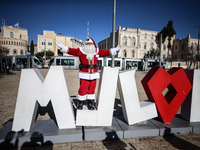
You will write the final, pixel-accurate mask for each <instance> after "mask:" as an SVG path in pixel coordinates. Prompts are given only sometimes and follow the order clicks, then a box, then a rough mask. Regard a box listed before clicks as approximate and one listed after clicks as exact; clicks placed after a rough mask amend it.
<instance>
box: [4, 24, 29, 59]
mask: <svg viewBox="0 0 200 150" xmlns="http://www.w3.org/2000/svg"><path fill="white" fill-rule="evenodd" d="M28 43H29V37H28V31H27V30H26V29H22V28H19V26H17V27H13V26H2V27H1V29H0V45H2V46H4V47H6V48H8V49H9V50H10V51H9V54H8V55H26V54H27V51H28V45H29V44H28Z"/></svg>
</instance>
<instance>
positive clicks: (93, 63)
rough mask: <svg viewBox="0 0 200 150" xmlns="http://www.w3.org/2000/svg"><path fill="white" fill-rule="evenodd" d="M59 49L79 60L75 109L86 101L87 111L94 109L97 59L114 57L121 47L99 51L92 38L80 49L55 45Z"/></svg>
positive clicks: (97, 75)
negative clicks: (78, 80) (78, 81)
mask: <svg viewBox="0 0 200 150" xmlns="http://www.w3.org/2000/svg"><path fill="white" fill-rule="evenodd" d="M56 44H57V46H58V47H60V51H61V52H63V53H68V54H70V55H74V56H78V57H79V60H80V65H79V69H80V71H79V75H78V77H79V78H80V88H79V90H78V105H77V109H82V108H83V105H84V103H85V101H86V100H88V109H90V110H93V109H94V99H95V88H96V79H98V78H99V73H98V70H97V59H98V58H99V57H105V56H109V55H116V54H117V51H119V50H120V49H121V47H119V46H117V47H116V48H111V49H108V50H101V49H99V48H97V47H96V44H95V42H94V41H93V39H92V38H88V39H86V41H85V45H84V46H83V47H80V48H69V47H68V46H65V45H63V44H62V43H61V44H59V43H56Z"/></svg>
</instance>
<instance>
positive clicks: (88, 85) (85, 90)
mask: <svg viewBox="0 0 200 150" xmlns="http://www.w3.org/2000/svg"><path fill="white" fill-rule="evenodd" d="M96 81H97V80H96V79H94V80H84V79H80V87H79V91H78V100H81V101H84V100H86V99H95V94H94V93H95V88H96Z"/></svg>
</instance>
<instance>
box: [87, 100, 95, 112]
mask: <svg viewBox="0 0 200 150" xmlns="http://www.w3.org/2000/svg"><path fill="white" fill-rule="evenodd" d="M88 109H89V110H94V100H88Z"/></svg>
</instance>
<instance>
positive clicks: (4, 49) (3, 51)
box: [0, 45, 9, 58]
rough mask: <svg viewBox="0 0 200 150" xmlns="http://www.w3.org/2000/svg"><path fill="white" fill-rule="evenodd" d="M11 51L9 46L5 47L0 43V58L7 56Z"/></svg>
mask: <svg viewBox="0 0 200 150" xmlns="http://www.w3.org/2000/svg"><path fill="white" fill-rule="evenodd" d="M8 53H9V49H8V48H7V47H4V46H2V45H0V58H2V57H3V56H6V55H7V54H8Z"/></svg>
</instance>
